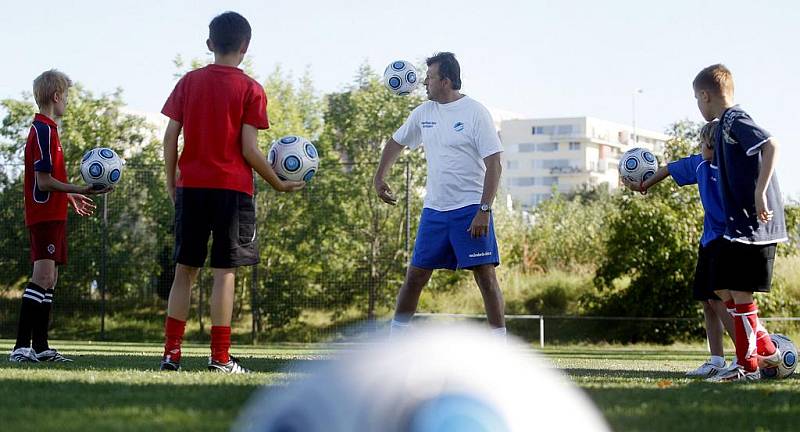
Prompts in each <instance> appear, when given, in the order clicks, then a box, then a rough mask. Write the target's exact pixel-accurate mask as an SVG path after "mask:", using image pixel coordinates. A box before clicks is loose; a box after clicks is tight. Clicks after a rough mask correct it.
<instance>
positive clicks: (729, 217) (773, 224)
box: [713, 105, 787, 244]
mask: <svg viewBox="0 0 800 432" xmlns="http://www.w3.org/2000/svg"><path fill="white" fill-rule="evenodd" d="M714 138H715V140H714V142H715V145H714V164H713V165H714V166H716V167H719V182H718V184H719V188H720V196H721V197H722V203H723V208H724V209H725V224H726V229H725V238H727V239H728V240H733V241H738V242H742V243H750V244H771V243H778V242H782V241H786V240H787V235H786V218H785V216H784V214H783V197H782V196H781V190H780V186H779V185H778V175H777V174H776V173H774V172H773V174H772V178H771V179H770V182H769V185H768V186H767V191H766V195H767V206H768V208H769V209H770V210H772V212H773V214H772V220H771V221H769V222H760V221H759V220H758V216H757V215H756V204H755V191H756V182H757V181H758V173H759V171H760V169H761V146H762V145H763V144H764V143H765V142H767V141H768V140H769V138H770V134H769V132H767V131H765V130H764V129H762V128H760V127H758V125H756V124H755V122H754V121H753V119H752V118H750V116H749V115H748V114H747V113H746V112H744V110H742V109H741V108H740V107H739V106H738V105H736V106H732V107H730V108H728V109H727V110H725V112H724V113H722V117H721V119H720V127H718V128H717V134H716V136H715V137H714Z"/></svg>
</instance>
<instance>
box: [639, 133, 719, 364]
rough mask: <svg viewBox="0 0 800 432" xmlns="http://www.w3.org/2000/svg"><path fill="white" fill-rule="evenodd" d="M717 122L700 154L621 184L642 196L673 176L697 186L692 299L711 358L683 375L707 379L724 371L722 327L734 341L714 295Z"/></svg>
mask: <svg viewBox="0 0 800 432" xmlns="http://www.w3.org/2000/svg"><path fill="white" fill-rule="evenodd" d="M717 126H718V122H717V121H716V120H715V121H712V122H709V123H706V124H705V125H704V126H703V129H702V131H701V132H700V141H701V145H700V147H701V153H700V154H693V155H691V156H687V157H685V158H681V159H678V160H676V161H672V162H670V163H668V164H667V165H666V166H663V167H661V168H659V169H658V171H656V174H655V175H654V176H652V177H650V178H649V179H647V180H645V181H643V182H642V183H641V185H637V184H632V183H629V182H627V181H623V182H624V183H625V185H626V186H628V187H629V188H630V189H633V190H635V191H639V192H641V193H643V194H644V193H647V190H648V189H649V188H650V187H652V186H653V185H655V184H656V183H658V182H660V181H661V180H664V179H665V178H667V177H669V176H672V179H673V180H674V181H675V183H676V184H677V185H678V186H686V185H692V184H696V185H697V187H698V190H699V191H700V202H701V203H702V204H703V210H704V211H705V215H704V217H703V236H702V237H701V238H700V248H699V250H698V253H697V267H696V269H695V274H694V287H693V290H692V291H693V296H694V299H695V300H697V301H699V302H701V303H702V304H703V317H704V318H705V327H706V337H707V338H708V347H709V350H710V351H711V357H710V358H709V360H708V361H706V362H705V363H703V364H702V365H700V366H699V367H698V368H697V369H694V370H691V371H689V372H687V373H686V375H687V376H692V377H704V378H709V377H713V376H716V375H717V374H719V373H720V372H723V371H725V370H726V368H725V356H724V350H723V344H722V339H723V327H724V329H725V330H727V332H728V335H729V336H730V337H731V340H734V334H735V333H734V325H733V318H732V317H731V315H730V313H729V310H728V309H729V308H732V307H733V302H730V304H726V303H724V302H723V301H722V300H720V298H719V297H718V296H717V295H716V294H715V293H714V291H715V290H718V289H719V288H720V285H719V283H720V261H719V258H720V252H721V249H722V247H724V246H725V245H724V243H725V242H726V240H725V239H724V238H723V235H724V234H725V212H724V210H723V208H722V198H721V197H720V192H719V188H718V187H717V176H718V174H719V173H718V172H717V170H716V169H715V168H713V167H712V166H711V160H712V158H713V156H714V141H713V136H714V135H715V132H716V129H717Z"/></svg>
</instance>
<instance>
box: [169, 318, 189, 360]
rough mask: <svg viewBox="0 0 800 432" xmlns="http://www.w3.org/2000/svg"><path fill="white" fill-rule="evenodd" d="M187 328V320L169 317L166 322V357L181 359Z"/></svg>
mask: <svg viewBox="0 0 800 432" xmlns="http://www.w3.org/2000/svg"><path fill="white" fill-rule="evenodd" d="M184 330H186V321H181V320H179V319H175V318H172V317H171V316H168V317H167V322H166V323H164V357H165V358H166V359H167V360H170V361H173V362H179V361H181V342H183V332H184Z"/></svg>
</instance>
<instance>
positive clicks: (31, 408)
mask: <svg viewBox="0 0 800 432" xmlns="http://www.w3.org/2000/svg"><path fill="white" fill-rule="evenodd" d="M11 344H12V342H11V341H0V345H2V346H7V347H8V346H10V345H11ZM53 345H54V346H56V347H58V348H59V349H60V350H61V351H62V352H64V353H66V354H70V355H72V356H73V358H74V359H75V362H74V363H69V364H48V365H44V364H39V365H36V364H27V365H19V364H12V363H9V362H7V361H3V362H1V363H0V370H2V372H0V429H2V430H9V431H12V430H13V431H27V430H37V431H41V430H59V431H86V430H103V431H144V430H173V431H174V430H192V431H221V430H227V428H228V427H229V426H230V424H231V422H232V421H233V419H234V418H235V417H236V415H237V414H238V412H239V410H240V409H241V408H242V406H243V404H244V403H245V401H247V399H248V397H249V396H250V395H251V394H252V393H253V392H254V391H255V390H256V389H258V388H259V387H260V386H262V385H274V384H279V383H284V382H286V380H288V379H290V378H291V375H292V369H291V368H292V366H293V365H299V364H302V363H303V362H313V361H318V360H319V359H321V358H325V357H328V356H330V355H331V354H332V352H331V351H330V350H325V349H322V348H320V347H319V346H313V345H312V346H303V345H291V346H290V345H281V346H275V347H271V348H266V347H235V349H234V353H235V354H238V355H239V356H240V357H241V358H242V359H243V363H244V364H245V365H246V366H247V367H250V368H252V369H253V370H256V371H258V372H257V373H254V374H250V375H244V376H223V375H220V374H213V373H209V372H205V371H204V370H205V362H206V357H205V356H206V355H207V350H208V348H207V347H206V346H205V345H202V346H201V345H193V346H187V347H185V348H184V360H183V366H184V369H185V372H182V373H177V374H176V373H160V372H158V371H157V370H156V369H157V362H158V359H159V355H160V349H161V348H160V346H158V345H154V344H132V343H88V342H85V343H79V342H60V343H54V344H53ZM544 353H545V354H546V355H547V357H549V358H550V359H551V361H552V362H553V363H554V364H555V365H556V366H557V367H558V368H559V369H561V370H563V371H564V372H566V373H567V374H568V375H569V376H570V377H572V379H573V381H574V382H575V383H576V384H578V385H579V386H580V387H581V388H582V389H584V391H586V392H587V393H588V394H589V396H590V397H591V398H592V399H593V400H594V401H595V403H596V404H597V405H598V406H599V407H600V409H601V410H602V412H603V413H604V414H605V416H606V418H607V419H608V422H609V423H610V424H611V426H612V427H613V429H614V430H617V431H673V430H703V431H717V430H719V431H726V432H729V431H746V430H749V431H755V430H758V431H788V430H797V429H798V425H800V385H798V384H800V378H797V377H791V378H789V379H786V380H780V381H763V382H757V383H749V384H747V383H745V384H708V383H705V382H702V381H696V380H689V379H686V378H683V372H684V371H685V370H687V369H689V368H693V367H695V366H697V365H699V364H700V363H701V362H702V361H703V360H704V359H705V357H706V353H705V351H704V348H703V347H702V346H701V345H699V344H698V345H675V346H669V347H662V346H644V345H632V346H619V345H609V346H597V345H592V346H561V347H550V348H547V349H545V350H544ZM287 368H288V369H287ZM532 408H533V407H532ZM734 410H735V412H736V413H735V414H730V413H732V412H733V411H734Z"/></svg>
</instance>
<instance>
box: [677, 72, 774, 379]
mask: <svg viewBox="0 0 800 432" xmlns="http://www.w3.org/2000/svg"><path fill="white" fill-rule="evenodd" d="M692 86H693V88H694V95H695V98H696V99H697V107H698V108H699V110H700V113H701V114H702V115H703V117H704V118H705V119H706V120H709V121H710V120H713V119H719V120H720V127H719V128H718V130H717V133H716V134H715V136H714V139H715V141H714V144H715V145H714V160H713V165H714V166H716V167H718V169H719V181H718V186H719V191H720V196H721V197H722V204H723V208H724V210H725V235H724V238H725V239H726V240H728V242H727V243H726V244H725V247H724V248H723V251H722V262H723V263H724V265H725V272H724V273H723V274H722V280H723V283H722V284H721V285H720V286H725V287H727V288H728V289H727V290H722V291H717V295H719V296H720V297H721V298H722V299H723V300H726V301H730V300H733V302H734V303H735V305H736V306H735V312H734V313H733V318H734V325H735V328H736V358H737V362H738V364H737V365H736V367H734V368H731V369H730V370H728V371H727V372H726V373H722V374H719V375H717V376H715V377H713V378H710V379H711V380H713V381H741V380H757V379H759V378H760V377H761V374H760V373H759V368H760V367H773V366H776V365H777V364H778V363H779V361H780V352H779V351H778V349H777V348H776V347H775V344H773V343H772V340H771V339H770V337H769V333H768V332H767V331H766V329H765V328H764V326H763V325H761V323H760V322H759V320H758V308H757V307H756V305H755V302H754V299H753V293H755V292H769V290H770V287H771V284H772V265H773V262H774V261H775V249H776V245H777V244H778V243H779V242H783V241H786V240H787V235H786V221H785V218H784V213H783V200H782V197H781V191H780V187H779V186H778V179H777V176H776V175H775V174H774V171H775V163H776V160H777V148H778V142H777V141H776V140H775V139H774V138H772V137H771V136H770V134H769V132H767V131H765V130H764V129H762V128H760V127H759V126H758V125H756V123H755V122H754V121H753V119H752V118H751V117H750V116H749V115H748V114H747V113H746V112H745V111H744V110H742V109H741V108H740V107H739V106H738V105H734V103H733V89H734V86H733V76H732V75H731V72H730V70H728V68H727V67H725V66H723V65H721V64H716V65H712V66H709V67H707V68H705V69H703V70H702V71H700V73H698V74H697V77H695V79H694V82H693V83H692Z"/></svg>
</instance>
